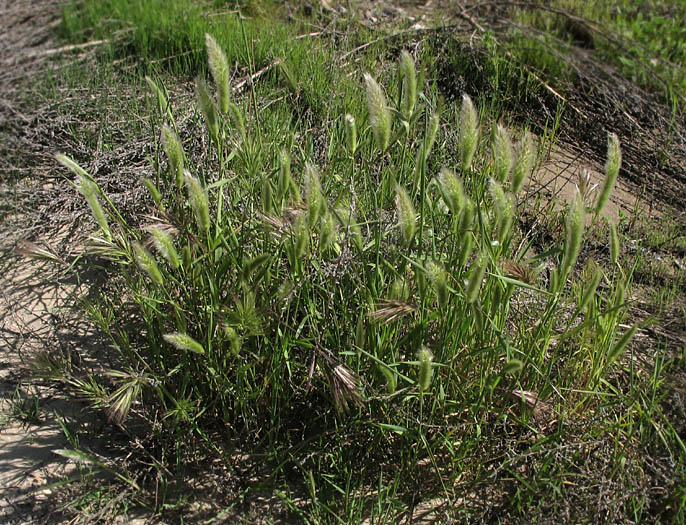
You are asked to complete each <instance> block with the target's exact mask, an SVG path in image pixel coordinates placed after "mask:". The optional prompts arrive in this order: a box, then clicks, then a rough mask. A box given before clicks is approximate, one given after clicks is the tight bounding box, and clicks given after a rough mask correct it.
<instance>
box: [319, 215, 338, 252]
mask: <svg viewBox="0 0 686 525" xmlns="http://www.w3.org/2000/svg"><path fill="white" fill-rule="evenodd" d="M335 231H336V223H335V221H334V218H333V216H332V215H331V214H330V213H327V214H326V215H324V216H323V217H322V219H321V225H320V227H319V249H320V250H321V251H322V252H326V251H327V250H328V249H329V248H330V247H331V245H332V243H333V241H334V233H335Z"/></svg>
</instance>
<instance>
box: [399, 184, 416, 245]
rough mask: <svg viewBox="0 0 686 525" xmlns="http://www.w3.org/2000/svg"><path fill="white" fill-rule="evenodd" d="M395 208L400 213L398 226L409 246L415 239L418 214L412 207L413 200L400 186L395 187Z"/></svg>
mask: <svg viewBox="0 0 686 525" xmlns="http://www.w3.org/2000/svg"><path fill="white" fill-rule="evenodd" d="M395 206H396V211H397V213H398V225H399V226H400V232H401V233H402V236H403V240H404V241H405V244H406V245H408V246H409V244H410V243H411V242H412V239H413V238H414V233H415V229H416V227H417V214H416V212H415V210H414V206H413V205H412V200H411V199H410V196H409V195H408V194H407V192H406V191H405V190H404V189H403V188H402V187H401V186H400V185H396V187H395Z"/></svg>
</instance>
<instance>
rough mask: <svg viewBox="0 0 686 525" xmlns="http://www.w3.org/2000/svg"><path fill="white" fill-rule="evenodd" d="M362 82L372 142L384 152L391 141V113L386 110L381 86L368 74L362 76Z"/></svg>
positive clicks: (386, 104) (384, 96)
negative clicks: (372, 136)
mask: <svg viewBox="0 0 686 525" xmlns="http://www.w3.org/2000/svg"><path fill="white" fill-rule="evenodd" d="M364 82H365V86H366V94H367V110H368V111H369V124H370V126H371V128H372V133H373V134H374V140H375V141H376V145H377V147H378V148H379V149H380V150H381V151H386V148H388V143H389V141H390V140H391V112H390V111H389V110H388V103H387V102H386V95H384V92H383V89H382V88H381V86H380V85H379V84H377V82H376V80H374V79H373V78H372V76H371V75H369V74H368V73H365V75H364Z"/></svg>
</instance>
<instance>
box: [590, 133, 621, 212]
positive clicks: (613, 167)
mask: <svg viewBox="0 0 686 525" xmlns="http://www.w3.org/2000/svg"><path fill="white" fill-rule="evenodd" d="M621 165H622V150H621V149H620V147H619V137H617V135H616V134H615V133H610V135H609V136H608V140H607V161H606V162H605V180H604V181H603V187H602V188H601V190H600V195H598V200H597V201H596V205H595V213H596V214H599V213H600V212H602V211H603V209H604V208H605V205H606V204H607V201H609V200H610V195H611V194H612V190H613V189H614V187H615V183H616V182H617V175H618V174H619V168H620V166H621Z"/></svg>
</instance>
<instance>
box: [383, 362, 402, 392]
mask: <svg viewBox="0 0 686 525" xmlns="http://www.w3.org/2000/svg"><path fill="white" fill-rule="evenodd" d="M379 371H380V372H381V374H382V375H383V376H384V379H385V380H386V393H387V394H389V395H390V394H393V393H394V392H395V390H396V389H397V388H398V378H397V374H396V373H395V372H394V371H393V370H391V369H390V368H389V367H387V366H386V365H379Z"/></svg>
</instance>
